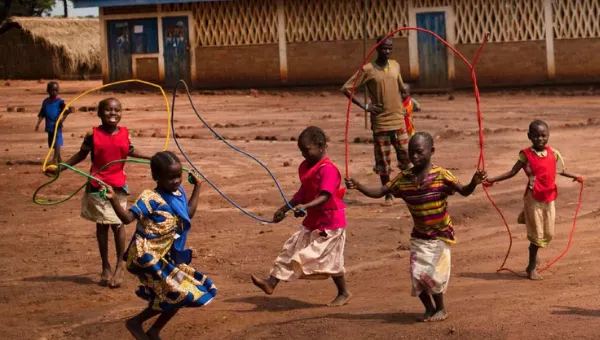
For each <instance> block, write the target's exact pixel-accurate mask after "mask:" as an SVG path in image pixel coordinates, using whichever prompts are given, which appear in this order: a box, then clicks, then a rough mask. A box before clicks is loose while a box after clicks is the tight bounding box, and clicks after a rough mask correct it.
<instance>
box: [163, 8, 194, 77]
mask: <svg viewBox="0 0 600 340" xmlns="http://www.w3.org/2000/svg"><path fill="white" fill-rule="evenodd" d="M162 20H163V22H162V24H163V39H164V41H163V46H164V51H163V56H164V61H165V85H166V86H174V85H175V84H176V83H177V81H178V80H179V79H183V80H185V81H186V82H187V83H188V84H189V85H191V84H190V82H189V80H190V41H189V34H188V33H189V32H188V18H187V17H167V18H163V19H162Z"/></svg>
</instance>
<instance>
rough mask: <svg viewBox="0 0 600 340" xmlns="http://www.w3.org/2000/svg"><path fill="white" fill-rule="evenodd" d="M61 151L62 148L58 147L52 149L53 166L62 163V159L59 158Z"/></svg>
mask: <svg viewBox="0 0 600 340" xmlns="http://www.w3.org/2000/svg"><path fill="white" fill-rule="evenodd" d="M61 149H62V147H60V146H57V147H55V148H54V159H53V161H54V163H55V164H58V163H60V162H62V158H61V157H60V150H61Z"/></svg>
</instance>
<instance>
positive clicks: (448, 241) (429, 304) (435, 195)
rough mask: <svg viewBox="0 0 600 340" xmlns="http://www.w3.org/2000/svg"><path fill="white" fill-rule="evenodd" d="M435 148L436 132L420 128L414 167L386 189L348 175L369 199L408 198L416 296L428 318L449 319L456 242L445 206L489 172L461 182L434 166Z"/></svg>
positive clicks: (412, 152) (412, 146)
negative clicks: (452, 250) (448, 298)
mask: <svg viewBox="0 0 600 340" xmlns="http://www.w3.org/2000/svg"><path fill="white" fill-rule="evenodd" d="M434 151H435V148H434V145H433V138H432V137H431V135H430V134H428V133H425V132H417V133H416V134H415V135H414V136H413V137H412V138H411V139H410V142H409V144H408V154H409V157H410V161H411V162H412V164H413V168H412V169H409V170H404V171H402V172H401V173H400V174H398V176H396V178H394V179H393V180H392V181H390V182H389V183H387V184H386V185H384V186H382V187H367V186H364V185H362V184H360V183H359V182H358V181H357V180H355V179H352V178H347V179H346V186H347V187H348V188H349V189H357V190H358V191H360V192H361V193H363V194H364V195H366V196H368V197H371V198H381V197H383V196H385V195H388V194H393V195H394V196H395V197H398V198H402V199H403V200H404V201H405V202H406V205H407V206H408V210H409V211H410V214H411V215H412V218H413V221H414V228H413V230H412V233H411V239H410V273H411V279H412V294H413V296H418V297H419V299H421V302H422V303H423V305H424V306H425V315H424V317H423V321H426V322H427V321H443V320H445V319H446V318H448V312H447V311H446V309H445V307H444V293H445V292H446V289H447V288H448V282H449V280H450V268H451V266H452V265H451V263H450V245H452V244H454V243H455V242H456V240H455V238H454V229H453V228H452V220H451V219H450V216H449V215H448V211H447V209H446V208H447V206H448V196H449V195H452V194H454V192H458V193H459V194H461V195H463V196H468V195H470V194H472V193H473V191H474V190H475V187H476V186H477V185H478V184H481V183H482V182H483V180H484V179H485V178H486V174H485V172H482V171H477V172H476V173H475V174H474V175H473V179H472V180H471V183H469V184H468V185H467V186H464V185H462V184H461V183H460V182H459V181H458V180H457V179H456V177H454V175H452V173H450V171H448V170H446V169H443V168H440V167H439V166H436V165H433V164H431V156H432V155H433V153H434ZM432 299H433V301H432Z"/></svg>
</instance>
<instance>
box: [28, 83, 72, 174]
mask: <svg viewBox="0 0 600 340" xmlns="http://www.w3.org/2000/svg"><path fill="white" fill-rule="evenodd" d="M58 90H59V88H58V83H57V82H55V81H51V82H49V83H48V85H47V87H46V92H48V98H46V99H44V101H43V102H42V108H41V109H40V113H39V114H38V122H37V124H36V125H35V131H36V132H37V131H38V130H39V129H40V123H41V122H42V120H44V119H45V120H46V127H45V129H44V131H45V132H47V133H48V147H51V146H52V140H53V139H54V131H55V130H56V129H58V131H56V142H55V143H54V157H53V159H52V160H53V162H54V163H55V164H58V163H60V162H61V158H60V149H61V147H62V146H63V137H62V123H63V122H64V121H65V119H66V118H67V115H68V114H69V113H71V109H68V110H67V111H65V114H64V115H63V117H62V119H61V120H60V121H58V116H60V113H61V112H62V110H64V108H65V106H66V104H65V101H64V100H62V99H61V98H59V97H58Z"/></svg>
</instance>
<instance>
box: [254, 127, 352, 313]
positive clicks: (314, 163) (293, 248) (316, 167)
mask: <svg viewBox="0 0 600 340" xmlns="http://www.w3.org/2000/svg"><path fill="white" fill-rule="evenodd" d="M298 148H299V149H300V151H301V152H302V156H304V158H305V161H304V162H302V164H300V168H299V169H298V172H299V175H300V181H301V182H302V184H301V186H300V189H299V190H298V192H297V193H296V194H295V195H294V198H293V199H292V200H291V201H290V205H291V206H293V207H294V211H306V218H305V219H304V221H303V222H302V226H300V230H298V231H297V232H296V233H295V234H294V235H292V237H290V239H289V240H287V242H286V243H285V244H284V245H283V250H282V252H281V253H280V254H279V256H278V257H277V259H275V263H274V265H273V267H272V269H271V273H270V276H269V278H267V279H265V280H263V279H259V278H258V277H256V276H254V275H252V282H253V283H254V284H255V285H256V286H257V287H259V288H260V289H262V290H263V291H264V292H265V293H267V294H269V295H270V294H273V291H274V290H275V287H276V286H277V284H278V283H279V281H282V280H283V281H291V280H293V279H327V278H329V277H331V278H332V279H333V282H334V283H335V285H336V287H337V289H338V295H337V297H336V298H335V299H334V300H333V301H332V302H331V303H330V304H329V306H342V305H345V304H346V303H348V301H350V299H351V297H352V294H350V292H349V291H348V290H347V288H346V281H345V279H344V272H345V269H344V245H345V243H346V213H345V209H346V206H345V205H344V202H343V201H342V198H343V196H344V193H345V189H344V188H342V189H340V184H341V182H342V176H341V175H340V172H339V171H338V169H337V167H336V166H335V164H333V162H332V161H331V160H330V159H329V157H327V139H326V137H325V133H324V132H323V130H321V129H320V128H318V127H316V126H311V127H308V128H306V129H305V130H304V131H302V133H301V134H300V137H298ZM289 210H290V208H289V207H288V206H287V205H285V206H283V207H281V208H280V209H279V210H277V212H275V216H274V217H273V220H274V221H275V222H281V221H282V220H283V219H284V218H285V214H286V212H288V211H289Z"/></svg>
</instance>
